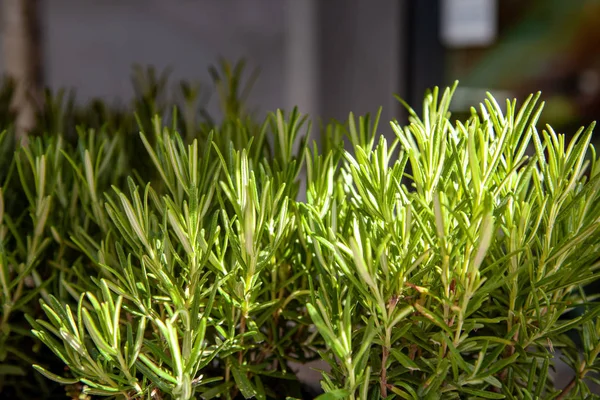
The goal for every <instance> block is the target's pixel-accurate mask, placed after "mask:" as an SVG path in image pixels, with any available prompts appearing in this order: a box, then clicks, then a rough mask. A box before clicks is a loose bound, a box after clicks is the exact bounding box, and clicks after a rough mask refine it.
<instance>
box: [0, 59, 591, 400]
mask: <svg viewBox="0 0 600 400" xmlns="http://www.w3.org/2000/svg"><path fill="white" fill-rule="evenodd" d="M242 70H243V64H237V65H236V66H230V65H229V64H227V63H222V64H221V70H220V71H217V70H214V71H212V75H213V79H214V81H215V85H216V88H217V92H218V94H219V99H220V100H221V103H222V110H223V118H222V120H220V121H219V122H216V118H212V117H210V116H207V115H206V113H205V112H204V111H203V110H202V109H201V108H202V107H201V103H202V98H203V97H202V96H201V95H200V90H199V87H194V86H191V85H187V84H181V85H180V89H181V91H182V100H183V104H179V105H177V106H175V107H174V108H173V110H174V111H173V112H171V111H170V109H169V104H172V102H171V100H170V99H169V97H168V96H166V95H165V87H166V80H167V79H166V74H162V75H157V74H156V72H155V71H153V70H151V69H149V70H146V71H144V70H141V69H140V70H139V71H138V72H139V75H138V76H139V77H142V78H140V79H137V80H136V81H135V86H136V89H137V91H138V94H139V95H138V96H137V98H136V101H135V109H136V111H137V115H136V117H137V125H138V127H139V130H140V131H141V133H140V134H139V135H137V134H136V135H133V134H132V133H133V131H134V130H135V128H134V126H133V121H134V120H135V118H133V117H131V116H128V115H127V114H123V115H121V114H115V113H112V112H111V111H110V110H109V109H108V108H107V107H106V106H103V105H102V104H101V103H94V104H93V105H92V106H90V107H91V110H92V111H90V116H89V118H88V117H81V115H83V114H79V111H77V110H75V108H73V107H74V106H72V105H69V104H70V103H69V102H66V103H65V101H64V98H61V96H60V94H59V95H58V96H55V97H52V96H51V99H54V102H52V101H49V102H48V103H47V107H48V108H49V109H51V110H54V111H51V112H50V111H47V112H45V113H44V114H43V115H48V117H47V118H42V119H41V122H40V128H39V129H41V130H43V131H46V132H47V133H48V135H43V136H41V137H40V138H36V139H34V140H32V141H31V143H30V144H29V145H28V146H27V147H23V148H19V149H18V150H17V151H16V152H15V153H14V154H13V153H12V149H13V148H14V145H15V144H14V143H13V142H12V137H10V135H6V134H4V135H2V136H0V179H1V180H0V184H1V185H2V186H1V188H0V267H1V274H0V288H1V289H2V290H1V297H0V299H1V302H2V305H3V308H2V314H1V315H0V316H1V320H0V321H1V326H0V328H1V329H0V343H1V347H0V376H1V377H2V380H1V381H0V392H1V393H2V395H4V393H8V395H12V396H15V397H17V396H18V397H21V398H26V397H27V395H28V393H31V391H32V390H34V387H38V388H39V387H41V388H42V389H43V390H42V391H43V392H44V393H45V395H46V396H47V397H48V396H49V395H50V389H49V388H46V386H44V385H45V382H46V381H45V380H44V379H45V378H49V380H51V381H54V382H58V383H60V384H62V385H66V386H65V388H66V392H67V395H68V396H70V397H71V398H86V399H91V398H96V397H100V396H102V397H107V398H115V399H136V398H145V399H181V400H188V399H193V398H202V399H211V398H225V399H238V398H257V399H271V398H273V399H274V398H289V399H300V398H307V396H308V395H307V394H306V392H305V391H303V388H302V386H301V385H300V384H299V383H298V382H297V379H296V377H295V375H294V373H293V371H292V370H291V368H290V363H291V362H294V363H304V362H306V361H312V360H315V359H322V360H324V361H325V362H327V363H328V364H329V365H330V367H331V370H330V371H327V372H323V379H322V381H321V386H322V389H323V391H324V394H322V395H321V397H320V399H322V400H327V399H377V398H402V399H440V398H443V399H463V398H464V399H477V398H488V399H542V398H543V399H566V398H592V396H593V395H592V393H591V389H590V387H589V386H588V384H589V383H590V382H594V381H598V379H597V377H596V375H595V374H596V373H597V372H598V367H599V366H600V363H599V361H598V353H599V352H600V323H599V322H598V313H599V312H600V306H599V305H598V303H597V302H596V301H595V297H594V296H589V295H587V294H586V293H585V290H584V288H585V286H586V285H587V284H589V283H591V282H593V281H595V280H597V277H598V274H597V269H598V266H599V265H600V201H599V200H600V173H599V172H600V166H599V164H598V160H597V157H596V154H595V152H594V148H593V146H591V145H590V142H591V138H592V127H589V128H587V129H581V130H580V131H579V132H577V134H576V135H575V136H574V137H573V138H572V139H571V140H570V141H567V140H566V139H565V137H564V136H563V135H560V134H557V133H555V132H554V131H553V130H552V128H550V127H546V128H545V129H544V130H541V131H538V126H537V121H538V118H539V116H540V113H541V111H542V106H543V104H539V94H538V95H535V96H531V97H530V98H528V99H527V100H526V101H525V102H524V103H523V104H522V105H521V106H520V107H517V104H516V101H512V102H510V101H508V102H507V103H506V107H505V108H504V109H502V108H501V107H500V106H499V105H498V104H497V102H496V101H495V100H494V99H493V98H492V97H491V96H490V97H489V98H488V99H486V100H485V101H484V102H483V103H482V104H481V105H480V106H479V108H478V109H475V108H473V109H472V110H471V117H470V118H469V119H468V120H466V121H453V120H452V119H451V116H450V114H449V112H448V106H449V103H450V100H451V95H452V91H453V88H449V89H447V90H445V91H444V92H443V94H442V95H441V96H440V93H439V90H438V89H435V90H433V91H432V92H431V93H428V94H427V95H426V98H425V102H424V106H423V111H422V113H421V116H418V115H417V113H416V112H414V111H413V110H412V109H410V108H409V112H410V121H409V124H408V125H406V126H401V125H400V124H399V123H398V122H397V121H393V122H392V128H393V130H394V132H395V134H396V137H395V138H394V140H390V141H388V140H386V139H385V138H384V137H381V136H380V135H379V134H378V124H379V114H377V115H375V117H374V118H371V117H369V116H365V117H360V118H358V119H356V118H355V117H354V116H353V115H352V114H351V115H350V118H349V119H348V121H347V123H346V124H345V125H342V124H339V123H331V124H329V125H327V126H326V127H324V128H323V129H322V132H321V143H320V145H317V144H316V143H313V144H312V145H311V146H308V139H307V134H306V132H307V131H308V130H309V126H308V122H307V120H306V117H303V116H301V115H300V114H299V113H298V111H297V110H293V111H292V112H291V113H287V114H286V113H284V112H282V111H277V112H274V113H271V114H269V115H268V116H267V117H266V118H265V119H264V121H263V122H262V123H261V122H257V121H256V118H255V116H253V115H252V114H250V113H248V112H247V109H246V108H245V106H244V104H243V101H242V100H243V98H244V97H245V95H246V93H247V90H246V89H247V87H245V86H243V85H242V84H241V83H240V82H241V79H240V76H241V73H242ZM144 74H146V75H144ZM144 76H145V78H143V77H144ZM76 115H79V116H76ZM51 117H53V118H51ZM79 118H81V119H79ZM82 121H83V122H82ZM61 133H62V135H61ZM345 137H347V139H348V140H349V142H350V147H351V149H350V150H345V149H344V139H345ZM304 166H305V167H306V169H305V170H306V183H307V184H306V192H305V193H300V192H301V185H300V180H301V172H302V170H303V168H304ZM8 193H10V194H11V195H7V194H8ZM300 198H306V200H305V201H304V200H303V201H300V200H299V199H300ZM38 304H39V306H38ZM25 319H26V321H27V322H26V321H25ZM29 328H33V329H32V330H31V331H29ZM42 346H43V347H42ZM25 348H31V349H32V351H28V350H27V351H25V350H24V349H25ZM43 348H46V349H49V350H51V354H53V355H54V358H51V357H50V356H48V354H46V353H45V352H44V351H42V349H43ZM559 355H560V356H561V357H562V358H563V361H564V362H565V363H566V364H567V365H568V366H570V367H571V369H572V370H573V372H574V378H573V380H572V381H571V382H570V383H569V384H568V385H567V387H564V388H562V387H556V385H555V383H554V382H553V380H552V377H551V374H550V373H549V372H550V371H551V370H552V368H553V367H554V365H555V359H556V358H557V357H558V356H559ZM32 364H33V367H34V368H35V370H36V371H37V372H36V373H35V375H34V376H35V377H36V378H35V379H37V380H38V381H36V382H34V381H33V380H29V382H25V383H22V384H20V383H19V380H20V381H21V382H22V381H24V380H26V379H25V378H24V376H26V375H27V373H28V370H27V365H32ZM42 377H44V379H43V378H42ZM48 382H49V381H48ZM7 387H8V388H10V391H6V388H7ZM3 390H4V391H3ZM2 391H3V392H2ZM63 393H64V392H63Z"/></svg>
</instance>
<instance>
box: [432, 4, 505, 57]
mask: <svg viewBox="0 0 600 400" xmlns="http://www.w3.org/2000/svg"><path fill="white" fill-rule="evenodd" d="M496 7H497V4H496V0H441V13H440V18H441V21H440V34H441V40H442V43H444V44H445V45H446V46H448V47H474V46H487V45H490V44H491V43H493V41H494V39H495V38H496V30H497V25H498V21H497V9H496Z"/></svg>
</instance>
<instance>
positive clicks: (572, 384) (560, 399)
mask: <svg viewBox="0 0 600 400" xmlns="http://www.w3.org/2000/svg"><path fill="white" fill-rule="evenodd" d="M576 383H577V376H574V377H573V379H571V382H569V384H568V385H567V386H565V388H564V389H563V390H562V392H560V394H559V395H558V397H557V398H556V400H563V399H565V398H566V397H567V395H568V394H569V392H570V391H571V390H573V388H574V387H575V384H576Z"/></svg>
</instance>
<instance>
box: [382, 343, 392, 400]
mask: <svg viewBox="0 0 600 400" xmlns="http://www.w3.org/2000/svg"><path fill="white" fill-rule="evenodd" d="M389 353H390V350H389V348H388V347H386V346H384V347H383V349H382V351H381V396H382V397H384V398H385V397H387V367H386V364H387V359H388V356H389Z"/></svg>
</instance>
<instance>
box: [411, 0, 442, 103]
mask: <svg viewBox="0 0 600 400" xmlns="http://www.w3.org/2000/svg"><path fill="white" fill-rule="evenodd" d="M440 2H441V0H418V1H408V2H407V4H406V8H407V9H406V10H405V11H404V12H403V14H404V15H403V18H402V20H403V21H404V23H405V25H406V29H403V30H402V33H401V35H406V36H405V38H401V40H404V43H405V53H404V57H403V59H404V60H405V70H406V75H405V76H404V79H402V81H404V82H405V85H406V86H405V87H406V96H407V97H406V98H405V100H406V101H408V103H409V104H410V105H411V107H413V108H414V109H415V111H417V112H420V110H421V107H420V105H421V103H422V102H423V94H424V93H425V91H426V90H427V89H428V88H431V87H433V86H440V85H444V84H445V82H444V47H443V45H442V43H441V40H440V12H441V6H440Z"/></svg>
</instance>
